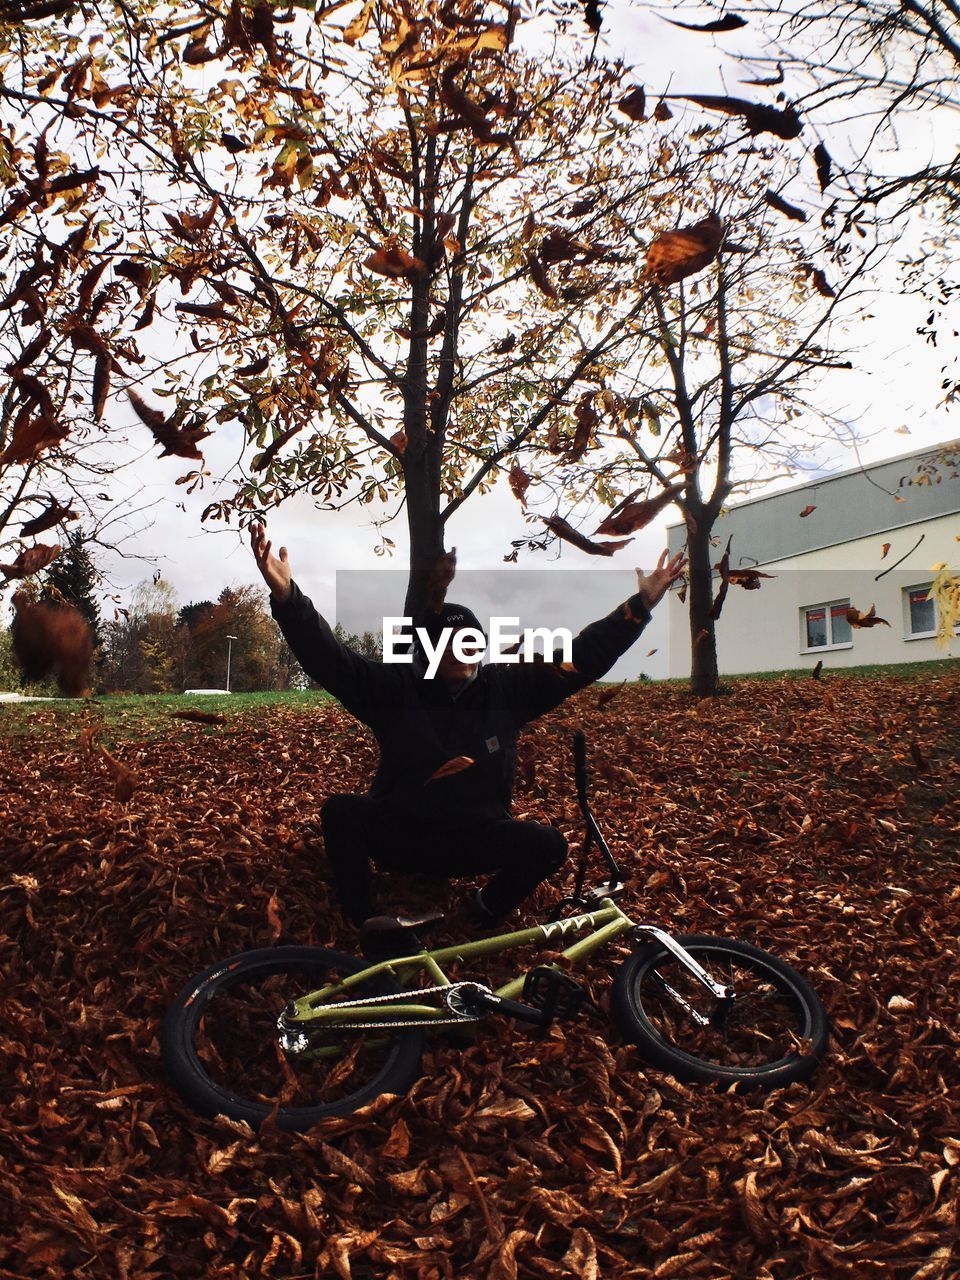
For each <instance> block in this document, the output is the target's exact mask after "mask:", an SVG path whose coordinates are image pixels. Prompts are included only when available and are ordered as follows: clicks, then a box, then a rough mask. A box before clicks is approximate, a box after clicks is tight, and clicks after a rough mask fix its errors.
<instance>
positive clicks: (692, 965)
mask: <svg viewBox="0 0 960 1280" xmlns="http://www.w3.org/2000/svg"><path fill="white" fill-rule="evenodd" d="M634 934H646V935H649V936H650V937H651V938H655V939H656V941H657V942H659V943H660V944H661V945H662V946H664V947H666V949H667V950H668V951H669V952H671V953H672V954H673V955H675V956H676V957H677V959H678V960H679V961H680V963H681V964H682V965H683V967H684V968H685V969H687V970H689V972H690V973H692V974H693V976H694V977H695V978H696V980H697V981H698V982H699V983H700V985H701V986H703V987H706V989H707V990H708V991H709V992H710V994H711V995H712V996H714V997H715V998H716V999H717V1000H732V999H733V990H732V989H731V988H730V987H725V986H722V985H721V984H720V983H719V982H714V980H713V978H711V977H710V975H709V973H707V971H706V969H704V967H703V965H701V964H698V963H697V961H696V960H694V958H693V956H692V955H691V954H690V952H689V951H686V950H685V949H684V948H683V947H682V946H681V945H680V943H679V942H677V940H676V938H672V937H671V936H670V934H669V933H665V932H664V930H663V929H658V928H657V927H656V926H655V925H652V924H638V925H637V927H636V929H635V930H634ZM660 981H661V982H663V978H661V979H660ZM663 985H664V987H666V989H667V990H668V991H669V993H670V995H671V996H672V997H673V998H674V999H675V1000H677V1001H678V1002H679V1003H680V1004H682V1005H685V1006H686V1001H685V1000H684V999H683V997H682V996H681V995H680V994H679V993H678V992H676V991H674V990H673V988H672V987H670V986H669V984H668V983H666V982H663ZM687 1008H688V1011H689V1012H692V1010H689V1006H687ZM697 1021H700V1018H699V1017H698V1018H697Z"/></svg>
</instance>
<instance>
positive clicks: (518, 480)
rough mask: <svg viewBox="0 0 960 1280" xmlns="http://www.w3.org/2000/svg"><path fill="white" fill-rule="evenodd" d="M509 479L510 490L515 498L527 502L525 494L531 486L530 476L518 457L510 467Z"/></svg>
mask: <svg viewBox="0 0 960 1280" xmlns="http://www.w3.org/2000/svg"><path fill="white" fill-rule="evenodd" d="M509 481H510V492H511V493H512V494H513V496H514V497H515V498H517V499H519V501H520V502H522V503H524V504H525V495H526V492H527V490H528V489H529V487H530V477H529V476H528V475H527V473H526V472H525V471H524V469H523V467H521V465H520V463H519V462H517V461H516V459H514V462H513V465H512V466H511V468H510V475H509Z"/></svg>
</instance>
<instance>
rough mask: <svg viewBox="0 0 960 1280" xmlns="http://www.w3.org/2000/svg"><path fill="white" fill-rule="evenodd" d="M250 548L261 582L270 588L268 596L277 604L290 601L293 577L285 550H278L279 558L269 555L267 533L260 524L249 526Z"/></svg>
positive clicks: (271, 544) (283, 548)
mask: <svg viewBox="0 0 960 1280" xmlns="http://www.w3.org/2000/svg"><path fill="white" fill-rule="evenodd" d="M250 546H251V547H252V548H253V556H254V559H255V560H256V562H257V568H258V569H259V570H260V572H261V573H262V574H263V580H264V582H265V583H266V584H267V586H268V587H269V588H270V594H271V595H272V596H273V598H274V599H275V600H276V601H277V602H278V603H279V604H285V603H286V601H287V600H289V599H290V591H291V586H290V584H291V582H292V581H293V575H292V573H291V572H290V563H289V561H288V559H287V548H286V547H281V548H280V556H279V558H278V557H277V556H273V555H271V554H270V548H271V547H272V546H273V543H272V542H268V541H267V532H266V530H265V529H264V527H263V525H262V524H252V525H251V526H250Z"/></svg>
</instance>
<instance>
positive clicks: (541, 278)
mask: <svg viewBox="0 0 960 1280" xmlns="http://www.w3.org/2000/svg"><path fill="white" fill-rule="evenodd" d="M527 270H528V271H529V272H530V279H531V280H532V281H533V283H534V284H535V285H536V286H537V288H538V289H539V290H540V292H541V293H543V294H545V295H546V296H547V297H548V298H555V297H556V296H557V291H556V289H555V288H554V287H553V285H552V284H551V283H550V277H549V276H548V275H547V271H546V268H545V267H544V265H543V263H542V262H541V261H540V259H539V258H538V257H536V256H535V255H534V254H532V253H529V254H527Z"/></svg>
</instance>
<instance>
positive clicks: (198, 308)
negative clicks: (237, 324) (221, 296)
mask: <svg viewBox="0 0 960 1280" xmlns="http://www.w3.org/2000/svg"><path fill="white" fill-rule="evenodd" d="M175 305H176V308H177V310H178V311H180V312H182V313H183V314H184V315H190V316H198V317H199V318H200V319H201V320H233V319H235V316H234V315H233V313H232V312H230V311H228V310H227V309H226V307H225V306H224V305H223V303H222V302H178V303H176V304H175Z"/></svg>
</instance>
